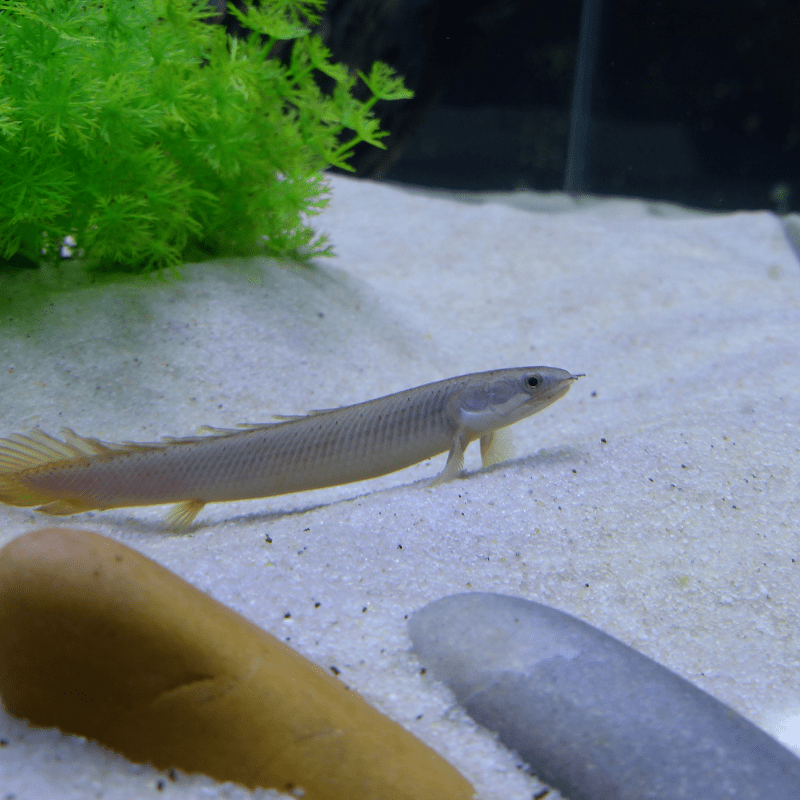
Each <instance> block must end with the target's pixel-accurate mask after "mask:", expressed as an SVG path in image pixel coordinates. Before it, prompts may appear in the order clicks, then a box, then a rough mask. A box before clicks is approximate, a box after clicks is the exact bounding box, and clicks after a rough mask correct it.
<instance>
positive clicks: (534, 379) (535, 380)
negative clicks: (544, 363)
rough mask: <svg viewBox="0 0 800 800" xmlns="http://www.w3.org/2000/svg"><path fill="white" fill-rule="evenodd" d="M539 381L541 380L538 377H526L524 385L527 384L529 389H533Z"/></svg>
mask: <svg viewBox="0 0 800 800" xmlns="http://www.w3.org/2000/svg"><path fill="white" fill-rule="evenodd" d="M541 381H542V379H541V378H540V377H539V376H538V375H528V377H527V378H525V383H527V384H528V386H530V387H531V389H535V388H536V387H537V386H538V385H539V384H540V383H541Z"/></svg>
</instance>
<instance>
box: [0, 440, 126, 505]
mask: <svg viewBox="0 0 800 800" xmlns="http://www.w3.org/2000/svg"><path fill="white" fill-rule="evenodd" d="M62 435H63V437H64V441H61V440H60V439H56V438H55V437H53V436H50V435H49V434H47V433H44V431H40V430H33V431H31V432H30V433H26V434H21V433H12V434H10V435H9V436H7V437H6V438H4V439H0V502H1V503H7V504H8V505H11V506H36V505H41V508H40V510H41V511H45V512H46V513H48V514H59V515H61V514H77V513H78V512H79V511H88V510H89V509H90V508H94V506H90V505H87V503H85V502H83V501H81V500H71V499H60V498H56V497H53V495H52V494H50V493H49V492H47V491H46V490H45V489H42V488H40V487H38V486H37V485H36V481H35V480H34V478H35V476H36V475H37V474H41V473H42V471H43V470H45V469H46V468H47V467H56V466H69V465H70V464H74V463H76V462H79V461H81V462H84V461H86V459H87V457H90V456H98V455H108V454H110V453H112V452H115V451H116V450H118V449H120V446H118V445H109V444H106V443H104V442H100V441H98V440H97V439H86V438H84V437H82V436H78V434H76V433H75V432H74V431H71V430H70V429H69V428H64V429H62ZM68 509H70V510H68Z"/></svg>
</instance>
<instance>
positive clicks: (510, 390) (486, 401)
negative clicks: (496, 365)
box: [451, 367, 582, 434]
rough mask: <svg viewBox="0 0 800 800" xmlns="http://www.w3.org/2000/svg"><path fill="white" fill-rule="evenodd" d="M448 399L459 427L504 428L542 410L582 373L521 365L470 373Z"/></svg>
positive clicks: (470, 429) (473, 429) (485, 430)
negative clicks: (465, 382)
mask: <svg viewBox="0 0 800 800" xmlns="http://www.w3.org/2000/svg"><path fill="white" fill-rule="evenodd" d="M473 377H474V378H475V379H476V380H475V381H474V382H471V383H470V384H469V385H467V386H465V387H464V388H463V389H461V390H460V391H459V392H457V393H456V394H455V396H454V397H453V398H452V400H451V413H452V416H453V418H454V421H455V422H456V424H457V425H458V427H460V428H462V429H464V430H466V431H468V432H470V433H473V434H483V433H488V432H489V431H494V430H497V429H498V428H505V427H506V426H507V425H513V424H514V423H515V422H519V420H521V419H524V418H525V417H529V416H530V415H531V414H535V413H536V412H537V411H541V410H542V409H543V408H546V407H547V406H549V405H550V404H551V403H554V402H555V401H556V400H558V399H559V398H560V397H563V396H564V395H565V394H566V393H567V392H568V391H569V389H570V387H571V386H572V383H573V381H575V380H577V379H578V378H580V377H582V376H581V375H572V374H571V373H569V372H567V370H565V369H558V368H556V367H520V368H516V369H503V370H495V371H493V372H485V373H481V374H480V375H476V376H473Z"/></svg>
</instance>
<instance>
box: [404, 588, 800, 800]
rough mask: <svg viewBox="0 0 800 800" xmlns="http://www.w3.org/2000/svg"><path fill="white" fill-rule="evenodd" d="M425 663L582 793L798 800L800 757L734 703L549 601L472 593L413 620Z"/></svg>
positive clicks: (572, 792) (584, 796) (570, 789)
mask: <svg viewBox="0 0 800 800" xmlns="http://www.w3.org/2000/svg"><path fill="white" fill-rule="evenodd" d="M409 632H410V635H411V640H412V642H413V643H414V649H415V650H416V652H417V654H418V655H419V658H420V661H421V662H422V664H423V665H424V666H425V667H427V669H428V670H429V671H430V672H431V673H432V674H433V675H434V676H435V677H436V678H438V679H439V680H441V681H443V682H444V683H445V684H447V686H449V687H450V689H451V690H452V691H453V692H454V694H455V696H456V698H457V699H458V702H459V703H460V704H462V705H463V706H464V708H465V709H466V710H467V712H468V713H469V714H470V716H472V717H473V718H474V719H475V720H476V721H477V722H479V723H480V724H482V725H484V726H486V727H487V728H489V729H491V730H492V731H496V732H497V734H498V735H499V738H500V740H501V741H502V742H503V743H504V744H506V745H507V746H508V747H510V748H512V749H514V750H516V751H517V752H518V753H519V755H520V756H521V757H522V758H524V759H525V760H526V761H527V762H528V764H529V765H530V766H531V768H532V771H533V772H534V773H535V774H536V775H537V776H538V777H539V778H541V779H542V780H544V781H547V782H548V783H549V784H551V785H552V786H554V787H556V788H557V789H559V790H560V791H561V792H562V793H564V794H565V795H566V796H568V797H569V798H571V800H668V799H669V800H671V799H672V798H703V800H723V798H724V799H725V800H729V799H730V798H741V800H757V799H758V798H764V800H766V799H767V798H769V800H790V799H791V800H798V798H800V759H798V758H797V757H796V756H795V755H794V754H792V753H791V752H790V751H789V750H787V749H786V748H785V747H783V746H782V745H781V744H780V743H778V742H777V741H775V740H774V739H772V738H771V737H770V736H768V735H767V734H766V733H764V732H763V731H762V730H760V729H759V728H757V727H756V726H755V725H753V724H752V723H750V722H748V721H747V720H746V719H745V718H744V717H742V716H741V715H740V714H737V713H736V712H735V711H733V710H732V709H731V708H729V707H728V706H726V705H724V704H723V703H721V702H719V701H718V700H715V699H714V698H713V697H712V696H711V695H709V694H707V693H706V692H704V691H702V690H701V689H698V688H697V687H696V686H694V685H692V684H691V683H689V682H688V681H686V680H684V679H683V678H681V677H679V676H678V675H676V674H675V673H673V672H670V671H669V670H668V669H666V668H665V667H662V666H661V665H660V664H657V663H656V662H655V661H653V660H652V659H650V658H647V657H646V656H643V655H642V654H641V653H638V652H636V651H635V650H633V649H631V648H630V647H628V646H627V645H624V644H622V642H619V641H617V640H616V639H614V638H612V637H611V636H608V635H607V634H605V633H603V632H602V631H600V630H598V629H597V628H594V627H592V626H591V625H587V624H586V623H585V622H581V621H580V620H578V619H576V618H575V617H572V616H570V615H569V614H565V613H563V612H561V611H556V610H555V609H552V608H548V607H547V606H543V605H541V604H539V603H534V602H531V601H529V600H523V599H520V598H516V597H508V596H506V595H498V594H480V593H475V594H461V595H454V596H452V597H446V598H444V599H442V600H437V601H435V602H433V603H430V604H428V605H427V606H425V607H424V608H423V609H422V610H420V611H418V612H416V613H415V614H414V615H413V616H412V618H411V620H410V622H409Z"/></svg>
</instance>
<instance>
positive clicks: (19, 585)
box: [0, 528, 473, 800]
mask: <svg viewBox="0 0 800 800" xmlns="http://www.w3.org/2000/svg"><path fill="white" fill-rule="evenodd" d="M0 653H2V657H0V696H2V700H3V703H4V705H5V707H6V709H7V710H8V711H9V713H11V714H13V715H15V716H18V717H23V718H25V719H27V720H29V721H30V722H32V723H33V724H35V725H39V726H56V727H58V728H60V729H61V730H63V731H66V732H69V733H75V734H80V735H82V736H86V737H89V738H91V739H95V740H97V741H98V742H100V743H101V744H103V745H105V746H107V747H109V748H111V749H113V750H116V751H118V752H120V753H122V754H124V755H126V756H127V757H128V758H130V759H132V760H133V761H138V762H150V763H152V764H154V765H155V766H156V767H159V768H162V769H164V768H170V767H175V768H179V769H181V770H184V771H186V772H201V773H204V774H206V775H209V776H211V777H213V778H216V779H217V780H220V781H235V782H238V783H241V784H244V785H246V786H249V787H263V788H277V789H280V790H283V791H294V792H295V793H297V794H300V793H301V790H302V796H303V797H305V798H306V800H345V798H347V799H348V800H349V799H350V798H359V800H360V799H361V798H370V799H371V800H389V798H391V799H392V800H400V799H401V798H402V799H403V800H428V798H434V797H435V798H448V800H469V799H470V798H472V796H473V789H472V786H471V785H470V784H469V783H468V782H467V781H466V779H465V778H463V777H462V776H461V775H460V774H459V773H458V772H457V771H456V770H455V769H454V768H453V767H451V766H450V765H449V764H448V763H447V762H446V761H444V759H442V758H441V757H440V756H438V755H437V754H436V753H435V752H434V751H433V750H431V749H430V748H429V747H427V746H426V745H424V744H423V743H422V742H420V741H419V740H418V739H416V738H415V737H414V736H412V735H411V734H410V733H408V732H407V731H405V730H404V729H403V728H402V727H400V725H398V724H396V723H394V722H392V721H391V720H389V719H388V718H387V717H385V716H383V715H382V714H380V713H379V712H378V711H376V710H375V709H374V708H372V707H371V706H370V705H368V704H367V703H366V702H365V701H364V700H363V699H361V698H360V697H359V696H358V695H357V694H356V693H355V692H353V691H350V690H349V689H348V688H347V687H346V686H345V685H344V684H343V683H341V682H340V681H339V680H337V679H336V678H335V677H334V676H333V675H330V674H329V673H328V672H327V671H325V670H323V669H321V668H320V667H318V666H316V665H315V664H313V663H312V662H310V661H308V660H307V659H305V658H303V657H302V656H300V655H299V654H297V653H296V652H294V651H293V650H292V649H291V648H289V647H288V646H286V645H285V644H284V643H283V642H281V641H279V640H278V639H276V638H275V637H273V636H271V635H270V634H268V633H266V632H265V631H263V630H261V629H260V628H258V627H256V626H255V625H254V624H253V623H251V622H249V621H248V620H246V619H245V618H244V617H242V616H240V615H239V614H236V613H235V612H234V611H232V610H231V609H229V608H227V607H225V606H223V605H221V604H220V603H218V602H217V601H216V600H214V599H212V598H211V597H209V596H208V595H207V594H204V593H203V592H200V591H199V590H197V589H195V588H194V587H193V586H191V585H190V584H188V583H186V582H185V581H184V580H182V579H181V578H179V577H178V576H177V575H175V574H174V573H172V572H170V571H169V570H167V569H165V568H164V567H161V566H160V565H158V564H156V563H155V562H154V561H151V560H150V559H149V558H146V557H145V556H143V555H141V554H140V553H137V552H136V551H135V550H132V549H130V548H129V547H126V546H125V545H123V544H120V543H119V542H116V541H114V540H112V539H108V538H105V537H103V536H99V535H97V534H94V533H91V532H89V531H82V530H71V529H67V528H50V529H45V530H39V531H35V532H32V533H29V534H26V535H24V536H21V537H19V538H18V539H15V540H13V541H12V542H10V543H9V544H7V545H6V546H5V547H4V548H3V549H2V550H0Z"/></svg>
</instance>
